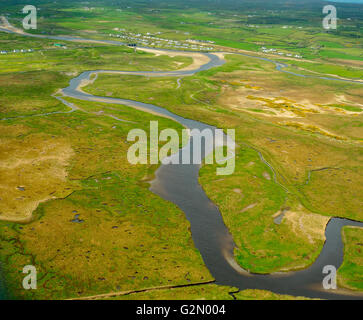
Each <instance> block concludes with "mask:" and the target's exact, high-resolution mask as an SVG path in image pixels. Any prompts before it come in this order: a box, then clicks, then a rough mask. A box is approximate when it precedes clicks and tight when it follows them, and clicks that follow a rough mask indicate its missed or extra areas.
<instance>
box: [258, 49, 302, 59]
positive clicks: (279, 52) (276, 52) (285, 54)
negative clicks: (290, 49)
mask: <svg viewBox="0 0 363 320" xmlns="http://www.w3.org/2000/svg"><path fill="white" fill-rule="evenodd" d="M261 51H262V52H263V53H270V54H276V55H279V56H286V57H293V58H297V59H302V56H301V55H299V54H292V53H285V52H281V51H278V50H277V49H274V48H271V49H267V48H266V47H262V48H261Z"/></svg>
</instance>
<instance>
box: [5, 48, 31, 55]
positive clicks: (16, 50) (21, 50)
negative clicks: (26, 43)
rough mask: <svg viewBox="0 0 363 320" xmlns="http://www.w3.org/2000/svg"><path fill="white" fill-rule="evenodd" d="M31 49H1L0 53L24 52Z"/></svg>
mask: <svg viewBox="0 0 363 320" xmlns="http://www.w3.org/2000/svg"><path fill="white" fill-rule="evenodd" d="M33 51H34V50H33V49H14V50H10V51H7V50H1V51H0V54H9V53H26V52H33Z"/></svg>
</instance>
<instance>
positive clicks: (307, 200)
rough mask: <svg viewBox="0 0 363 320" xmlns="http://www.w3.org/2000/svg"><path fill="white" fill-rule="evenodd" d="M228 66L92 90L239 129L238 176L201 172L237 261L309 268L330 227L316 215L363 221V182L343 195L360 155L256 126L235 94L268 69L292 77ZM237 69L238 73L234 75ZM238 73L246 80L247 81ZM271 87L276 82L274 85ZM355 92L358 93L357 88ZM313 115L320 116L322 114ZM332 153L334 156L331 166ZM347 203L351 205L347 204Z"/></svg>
mask: <svg viewBox="0 0 363 320" xmlns="http://www.w3.org/2000/svg"><path fill="white" fill-rule="evenodd" d="M227 59H228V63H227V64H226V65H225V66H223V67H220V68H215V69H212V70H209V71H206V72H202V73H199V74H197V75H195V76H192V77H185V78H183V79H182V85H181V87H180V88H178V89H176V88H177V86H176V79H173V78H162V79H160V78H150V79H146V78H144V77H135V76H123V75H106V74H103V75H100V77H99V78H98V80H97V81H96V83H95V84H93V85H91V86H89V87H86V88H85V90H86V91H88V92H90V93H92V94H95V95H101V96H102V95H105V94H106V93H109V94H110V96H112V97H121V98H127V99H134V100H137V101H143V102H149V101H152V102H153V103H154V104H156V105H159V106H162V107H165V108H167V109H169V110H171V111H173V112H175V113H177V114H180V115H182V116H184V117H188V118H193V119H198V120H201V121H204V122H208V123H210V124H213V125H216V126H218V127H221V128H225V129H227V128H235V129H236V142H237V144H238V145H239V146H240V148H239V149H238V153H237V158H236V172H235V174H234V175H232V176H228V177H216V176H215V168H214V167H213V166H205V167H203V169H202V171H201V178H200V182H201V184H202V185H203V187H204V189H205V190H206V192H207V194H208V196H209V197H210V198H211V200H212V201H213V202H215V203H216V204H217V205H218V206H219V208H220V209H221V211H222V214H223V217H224V220H225V222H226V224H227V226H228V228H229V229H230V231H231V233H232V235H233V238H234V240H235V242H236V243H237V246H238V249H237V250H236V259H237V261H238V262H239V263H240V264H241V266H242V267H244V268H245V269H248V270H250V271H253V272H259V273H267V272H274V271H278V270H286V269H299V268H303V267H306V266H307V265H309V264H311V263H312V262H313V261H314V260H315V259H316V258H317V256H318V254H319V253H320V250H321V248H322V245H323V243H324V230H325V224H326V223H327V219H326V218H324V217H322V216H319V215H315V214H312V213H311V212H314V213H319V214H322V215H327V216H332V215H341V216H345V217H351V218H353V219H357V220H360V219H362V217H361V215H360V212H359V205H360V200H359V196H358V194H356V191H357V192H358V193H359V191H358V190H359V188H358V189H357V187H358V185H359V183H358V181H359V178H358V176H356V175H355V178H354V180H352V181H355V182H354V184H355V187H354V188H349V189H346V188H345V189H344V186H345V185H346V182H345V181H344V178H343V177H344V176H345V175H346V174H349V175H350V178H352V177H353V176H352V174H354V173H353V172H354V171H355V170H356V169H353V167H352V166H356V162H355V160H354V157H353V158H352V159H351V160H350V161H347V159H346V155H345V153H346V152H350V153H351V154H358V150H357V149H356V148H355V147H352V146H344V145H339V144H337V142H335V141H332V140H324V135H322V136H319V135H317V136H313V135H311V134H306V135H305V134H304V135H302V134H301V133H300V132H295V131H293V130H286V127H285V126H284V125H282V126H281V125H277V123H274V122H273V121H272V123H271V120H269V119H266V118H259V119H256V118H255V117H252V116H250V115H248V114H246V113H245V112H243V110H241V109H236V108H230V107H229V103H228V99H231V92H235V91H236V90H239V87H240V88H243V90H246V88H245V87H247V90H254V89H250V88H248V86H247V84H250V81H249V80H247V79H248V78H249V73H251V74H256V72H258V71H261V70H263V71H264V72H265V74H266V73H270V75H271V76H270V79H276V80H275V81H276V82H277V83H278V81H280V82H282V81H285V82H286V81H287V80H288V81H290V80H291V78H290V76H288V75H284V74H281V73H277V72H276V71H275V70H274V68H273V66H272V65H271V64H269V63H267V62H263V63H259V62H256V61H255V60H254V59H251V58H245V57H240V56H228V57H227ZM231 70H233V72H231V73H228V74H227V72H230V71H231ZM239 72H241V73H243V78H242V77H241V76H240V73H239ZM284 78H288V79H284ZM241 79H243V80H241ZM241 81H242V82H241ZM298 81H299V80H296V82H297V84H295V83H294V81H292V84H291V85H290V87H291V86H292V87H293V86H294V85H296V87H297V88H299V90H300V94H301V95H304V93H301V87H300V86H299V83H298ZM309 81H310V82H314V83H315V82H317V81H316V80H313V79H311V80H307V82H308V83H307V84H306V87H309V85H311V83H310V84H309ZM272 83H273V80H271V82H270V84H269V85H271V84H272ZM238 84H239V85H238ZM274 85H275V86H276V83H275V84H274ZM324 85H326V86H327V87H330V86H331V87H332V88H334V90H335V89H336V88H338V89H339V88H340V90H346V89H345V88H346V87H347V85H346V84H336V83H329V84H328V83H327V84H325V83H324ZM254 86H257V87H261V88H262V89H261V90H263V89H265V88H264V87H265V86H266V85H264V84H263V83H262V80H261V81H259V79H256V77H254V82H253V85H251V86H249V87H251V88H252V87H254ZM229 87H230V88H231V89H230V90H229V89H228V88H229ZM348 87H351V88H355V85H350V86H348ZM222 88H223V89H222ZM241 90H242V89H241ZM255 91H256V90H255ZM256 92H259V90H257V91H256ZM335 92H337V91H335ZM234 94H235V93H234ZM276 99H281V98H278V97H277V98H276ZM313 114H314V116H315V117H316V116H317V115H318V113H313ZM261 117H263V116H261ZM269 141H276V142H275V143H271V142H269ZM246 143H248V144H249V146H255V147H256V148H257V149H259V150H261V151H262V152H263V154H264V156H265V157H266V158H267V160H268V161H269V162H270V163H271V164H272V165H273V166H274V168H275V170H276V171H277V178H278V181H279V182H281V183H282V184H283V185H284V186H285V187H286V188H288V190H289V192H288V193H286V191H285V189H284V188H283V187H282V186H281V185H279V184H277V183H276V182H275V181H274V180H273V172H271V169H270V168H269V167H268V166H267V165H266V164H264V163H263V162H262V161H261V159H260V157H259V155H258V153H257V152H256V151H254V150H253V149H251V148H250V147H249V146H248V145H247V146H246ZM296 150H299V152H298V153H297V152H296ZM318 150H324V153H322V155H319V154H320V153H318ZM348 150H349V151H348ZM282 152H284V153H282ZM328 154H331V159H330V158H329V156H328ZM339 157H341V159H342V160H339ZM311 158H313V160H312V159H311ZM309 159H310V161H309ZM343 159H345V160H344V161H345V167H346V169H347V170H344V171H342V173H341V175H340V174H339V175H338V176H337V175H336V173H335V172H333V173H332V175H333V176H331V177H330V178H329V180H328V179H326V178H325V177H324V178H323V177H322V178H319V179H318V180H316V177H317V174H315V173H314V175H313V177H312V179H311V181H310V183H309V184H308V185H305V182H306V172H307V170H309V167H324V166H325V165H327V163H329V162H332V161H334V164H335V163H336V161H343ZM352 170H354V171H352ZM319 174H320V173H319ZM325 182H326V183H328V182H329V185H330V186H329V188H327V187H324V188H323V189H324V190H326V193H325V191H320V192H318V191H317V189H316V188H321V185H323V184H324V183H325ZM332 182H333V183H332ZM315 183H317V184H315ZM246 185H247V186H248V188H246V187H245V186H246ZM332 188H336V190H339V192H340V193H341V192H342V193H343V194H344V197H342V198H341V199H340V198H339V201H337V199H335V200H334V199H333V198H332V197H334V198H336V197H335V193H334V194H332V192H331V190H332ZM348 197H349V198H350V199H349V206H347V204H346V201H347V199H348ZM355 199H356V200H355ZM327 202H328V203H329V205H328V206H327ZM299 203H300V204H299ZM301 205H303V206H301ZM304 206H305V208H303V207H304ZM284 208H285V209H286V208H288V210H287V211H288V213H287V214H286V217H285V218H284V219H283V223H282V224H280V225H276V224H275V223H274V221H273V220H274V219H273V217H274V216H275V214H276V213H278V212H279V211H280V210H283V209H284ZM298 221H300V223H299V222H298ZM312 222H313V223H312Z"/></svg>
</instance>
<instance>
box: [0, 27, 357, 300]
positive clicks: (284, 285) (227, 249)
mask: <svg viewBox="0 0 363 320" xmlns="http://www.w3.org/2000/svg"><path fill="white" fill-rule="evenodd" d="M0 30H1V28H0ZM3 31H4V29H3ZM7 31H8V30H7ZM23 35H27V34H23ZM31 36H33V37H34V35H31ZM37 37H42V38H50V39H57V40H67V41H81V40H84V39H78V38H72V37H48V36H37ZM97 42H102V43H107V44H110V43H111V44H117V45H120V43H119V42H117V41H97ZM115 42H116V43H115ZM204 55H206V57H208V59H209V62H207V63H205V64H204V65H202V66H200V67H199V68H197V69H195V70H187V71H168V72H161V71H160V72H151V71H147V72H131V71H109V70H96V71H87V72H83V73H81V74H80V75H79V76H77V77H76V78H74V79H72V80H71V81H70V83H69V86H68V87H67V88H65V89H63V90H62V93H63V95H64V96H66V97H72V98H75V99H79V100H85V101H95V102H104V103H112V104H119V105H123V106H129V107H132V108H136V109H139V110H142V111H145V112H150V113H153V114H157V115H160V116H163V117H168V118H171V119H173V120H174V121H176V122H178V123H180V124H182V125H183V126H185V127H187V128H190V129H200V130H203V129H207V128H209V129H212V130H215V129H216V128H215V127H212V126H209V125H207V124H204V123H201V122H198V121H195V120H191V119H186V118H183V117H181V116H179V115H176V114H174V113H172V112H170V111H168V110H166V109H164V108H161V107H159V106H156V105H153V104H147V103H142V102H137V101H133V100H127V99H117V98H110V97H99V96H94V95H91V94H88V93H85V92H83V91H82V90H81V87H82V85H83V84H84V83H87V81H91V79H94V78H93V76H94V75H97V74H100V73H117V74H125V75H142V76H148V77H165V76H168V77H170V76H175V77H184V76H188V75H193V74H195V73H196V72H200V71H203V70H208V69H210V68H213V67H218V66H221V65H223V64H224V63H225V61H224V60H222V59H221V58H220V57H218V56H217V55H215V54H212V53H204ZM250 57H252V58H257V59H263V60H267V61H270V62H272V63H275V64H276V68H277V70H279V71H282V68H283V67H284V66H286V65H283V64H281V63H279V62H275V61H272V60H269V59H265V58H261V57H254V56H250ZM299 76H302V77H304V75H299ZM318 78H320V77H318ZM322 79H325V80H335V81H350V82H354V83H357V81H355V80H343V79H336V78H325V77H324V78H322ZM358 83H360V84H363V83H362V82H358ZM59 99H60V100H61V101H62V100H63V99H61V98H59ZM63 102H64V100H63ZM71 111H73V110H71ZM118 120H120V119H118ZM120 121H122V120H120ZM192 144H193V136H191V138H190V141H189V144H188V145H187V146H185V147H184V148H183V149H182V150H179V153H178V154H176V155H174V156H181V153H182V152H185V151H186V150H187V152H188V150H191V148H190V147H191V145H192ZM212 149H213V148H211V146H208V145H207V146H205V149H204V150H200V151H201V152H202V154H204V156H206V155H207V154H208V153H209V152H211V150H212ZM189 152H190V154H191V151H189ZM261 156H262V155H261ZM262 159H263V158H262ZM262 159H261V160H262ZM268 165H269V164H268ZM269 166H270V167H271V165H269ZM200 167H201V166H200V165H193V164H190V165H186V164H178V165H177V164H169V165H167V164H162V165H161V166H160V167H159V169H158V170H157V171H156V174H155V179H154V181H152V182H151V186H150V190H151V191H152V192H153V193H155V194H157V195H159V196H160V197H161V198H163V199H165V200H168V201H171V202H173V203H175V204H176V205H177V206H178V207H179V208H180V209H181V210H183V211H184V213H185V215H186V217H187V219H188V220H189V222H190V225H191V233H192V237H193V240H194V244H195V246H196V247H197V248H198V250H199V251H200V253H201V255H202V258H203V260H204V262H205V264H206V266H207V267H208V269H209V271H210V273H211V274H212V276H213V277H214V278H215V279H216V283H217V284H219V285H227V286H233V287H237V288H239V289H241V290H243V289H264V290H269V291H272V292H275V293H280V294H289V295H293V296H306V297H311V298H323V299H363V293H355V292H353V291H349V290H343V289H337V290H324V289H323V288H322V280H323V277H324V276H325V275H323V274H322V270H323V268H324V266H326V265H333V266H335V267H336V268H337V269H338V268H339V266H340V265H341V264H342V262H343V242H342V238H341V229H342V227H344V226H357V227H363V223H362V222H356V221H351V220H347V219H341V218H332V219H331V220H330V222H329V223H328V225H327V227H326V231H325V235H326V242H325V244H324V247H323V249H322V251H321V253H320V255H319V257H318V258H317V259H316V261H315V262H314V263H313V264H312V265H311V266H310V267H308V268H306V269H304V270H301V271H296V272H285V273H275V274H268V275H258V274H252V273H249V272H247V271H245V270H243V269H242V268H241V267H240V266H239V265H238V264H237V263H236V261H235V259H234V252H233V251H234V248H235V244H234V242H233V238H232V236H231V234H230V233H229V230H228V228H227V227H226V226H225V224H224V222H223V218H222V215H221V213H220V211H219V209H218V207H217V206H216V205H215V204H214V203H213V202H212V201H211V200H210V199H209V198H208V197H207V195H206V194H205V192H204V190H203V189H202V187H201V186H200V185H199V183H198V177H199V170H200ZM271 168H272V167H271ZM272 170H273V168H272ZM273 171H274V170H273ZM0 292H1V283H0ZM0 294H1V293H0Z"/></svg>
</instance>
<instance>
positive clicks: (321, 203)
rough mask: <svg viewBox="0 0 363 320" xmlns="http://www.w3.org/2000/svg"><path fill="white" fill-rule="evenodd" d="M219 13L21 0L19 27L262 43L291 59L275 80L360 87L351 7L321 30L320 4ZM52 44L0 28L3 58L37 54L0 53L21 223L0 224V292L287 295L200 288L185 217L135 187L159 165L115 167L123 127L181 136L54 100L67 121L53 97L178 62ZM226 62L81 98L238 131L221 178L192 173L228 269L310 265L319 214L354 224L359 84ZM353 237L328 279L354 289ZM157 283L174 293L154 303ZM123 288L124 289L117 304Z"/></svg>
mask: <svg viewBox="0 0 363 320" xmlns="http://www.w3.org/2000/svg"><path fill="white" fill-rule="evenodd" d="M227 3H228V5H226V3H225V1H220V2H219V1H217V2H216V3H215V4H214V5H213V6H211V5H210V3H209V2H208V5H207V6H206V5H205V2H203V1H193V5H192V6H191V5H190V4H191V2H190V1H189V0H186V1H179V0H175V1H168V2H167V3H166V2H163V1H160V2H158V4H155V3H154V2H153V3H152V4H150V2H149V1H144V0H141V1H137V2H135V1H130V2H128V1H122V3H121V4H120V3H117V1H116V2H115V1H111V0H110V1H108V0H103V1H93V0H91V1H89V2H88V3H87V4H85V3H82V4H81V5H80V4H79V3H77V2H74V1H69V0H65V1H62V2H59V3H54V2H50V1H46V0H34V4H35V5H37V6H38V7H40V8H41V11H40V17H39V20H38V22H39V29H38V30H35V31H30V32H34V33H39V32H40V33H43V34H54V35H56V34H68V35H78V36H82V37H85V38H86V37H87V38H90V39H108V38H109V33H120V34H121V32H122V31H120V30H122V29H125V30H126V31H128V32H133V33H141V34H147V33H153V34H160V37H163V38H166V39H173V40H187V39H197V40H209V41H214V42H215V44H214V45H215V46H216V48H217V49H218V50H223V51H229V52H234V51H238V50H247V51H252V53H253V55H257V52H259V53H261V48H262V47H263V46H264V47H267V48H276V49H277V50H278V51H281V52H284V53H285V54H290V56H285V58H281V56H277V55H275V56H273V55H271V56H270V55H269V57H270V58H272V59H274V60H278V61H280V62H282V63H288V64H289V67H288V68H287V70H288V71H293V72H298V73H301V74H306V75H318V76H326V75H333V76H337V77H345V78H355V79H362V77H363V73H362V64H361V61H362V48H363V44H362V40H361V39H362V24H361V21H363V20H362V12H363V11H361V10H356V9H354V7H350V6H343V5H342V7H340V14H341V16H340V24H341V26H342V27H341V28H338V30H337V31H332V32H324V31H323V30H322V28H321V18H322V17H321V2H320V1H315V0H314V1H311V2H310V1H305V2H301V3H299V4H296V6H298V9H299V10H296V6H289V5H284V6H283V7H281V6H280V7H279V6H274V5H273V4H271V3H269V2H266V1H262V0H261V1H260V0H257V1H256V0H254V1H252V0H251V1H243V2H241V1H231V0H227ZM280 4H281V3H280ZM21 7H22V4H19V3H15V4H14V3H9V1H2V2H1V3H0V14H7V15H8V17H9V20H10V22H11V23H13V24H14V25H16V26H20V25H21V18H22V14H21V13H19V12H20V9H21ZM262 7H263V10H261V9H262ZM226 8H228V9H226ZM282 8H283V9H282ZM181 9H182V10H181ZM267 9H268V10H267ZM348 18H349V19H348ZM116 28H117V29H116ZM54 43H55V41H52V40H46V39H37V38H34V39H32V38H26V37H22V36H19V35H11V34H5V33H0V49H1V50H14V49H17V50H19V49H23V48H25V49H33V50H34V51H31V52H26V53H21V52H17V53H16V52H12V53H9V54H6V55H1V56H0V118H1V119H2V120H1V122H0V160H1V161H0V176H1V177H2V179H0V180H1V181H0V191H1V195H0V218H2V219H3V220H4V219H10V220H12V221H16V220H17V219H18V220H19V221H23V222H24V223H23V224H19V223H15V222H6V221H2V222H0V261H1V263H2V269H3V270H2V272H3V273H4V274H5V277H6V284H7V286H8V287H9V289H10V293H11V295H12V297H14V298H18V299H19V298H26V299H65V298H84V297H88V296H93V295H96V296H97V295H102V294H106V298H110V299H203V298H205V299H290V298H294V299H295V297H288V296H280V295H276V294H273V293H271V292H265V291H259V290H244V291H241V292H237V290H235V289H234V288H228V287H221V286H217V285H214V284H209V283H210V282H211V281H212V280H213V279H212V276H211V275H210V274H209V271H208V270H207V268H206V266H205V265H204V263H203V260H202V258H201V256H200V253H199V252H198V251H197V250H196V248H195V247H194V245H193V242H192V239H191V235H190V231H189V224H188V222H187V220H186V219H185V216H184V214H183V213H182V212H181V210H180V209H178V208H177V207H176V206H175V205H173V204H172V203H169V202H167V201H164V200H162V199H161V198H159V197H157V196H155V195H154V194H152V193H151V192H150V191H149V190H148V187H149V184H148V183H147V182H148V181H150V179H151V178H152V177H153V174H154V172H155V170H156V167H157V166H147V165H137V166H130V165H129V164H128V162H127V159H126V155H127V150H128V147H129V145H130V143H129V142H127V140H126V138H127V134H128V132H129V130H131V129H134V128H140V129H144V130H146V131H148V124H149V122H150V121H151V120H158V121H159V127H160V129H163V128H174V129H176V130H179V131H180V130H181V129H182V127H181V126H180V125H178V124H176V123H175V122H173V121H171V120H169V119H164V118H160V117H157V116H155V115H150V114H147V113H143V112H140V111H136V110H133V109H131V108H128V107H125V106H120V105H112V104H104V103H96V102H84V101H78V100H76V99H70V98H67V99H65V100H67V101H68V102H70V103H73V104H74V105H75V107H76V108H77V109H76V110H75V111H74V112H70V110H69V108H68V107H66V106H65V105H64V104H62V103H61V102H60V101H59V100H57V99H56V98H55V97H54V95H55V94H56V93H57V92H58V90H59V89H60V88H64V87H66V86H67V85H68V82H69V80H71V79H72V78H74V77H75V76H76V75H77V74H79V73H81V72H83V71H86V70H96V69H103V70H107V69H108V70H112V69H114V70H124V71H127V70H130V71H134V70H135V71H137V70H145V71H146V70H150V71H154V70H155V71H157V70H176V69H180V68H183V67H186V66H187V65H189V64H191V62H192V59H191V58H187V57H185V56H175V57H170V56H167V55H160V56H155V55H153V54H150V53H144V52H139V51H137V52H135V51H134V50H132V49H130V48H128V47H125V46H107V45H101V44H95V43H90V42H89V43H87V42H86V43H80V42H64V44H66V46H67V49H64V47H57V46H55V45H54ZM57 43H58V41H57ZM62 44H63V42H62ZM236 49H238V50H236ZM295 54H299V55H302V57H303V58H302V59H301V58H296V59H293V58H291V57H293V56H294V55H295ZM225 59H226V60H227V63H226V64H225V65H223V66H222V67H218V68H213V69H211V70H208V71H204V72H200V73H198V74H196V75H194V76H189V77H182V78H181V79H180V82H178V79H176V78H173V77H163V78H156V77H155V78H153V77H150V78H147V77H141V76H127V75H110V74H101V75H99V77H98V79H97V80H96V81H95V83H94V84H92V85H89V86H87V87H85V91H87V92H90V93H92V94H95V95H98V96H107V97H120V98H126V99H134V100H137V101H142V102H145V103H153V104H155V105H159V106H161V107H164V108H166V109H168V110H170V111H172V112H174V113H176V114H178V115H181V116H183V117H187V118H190V119H195V120H199V121H202V122H205V123H208V124H211V125H215V126H217V127H219V128H223V129H231V128H234V129H236V143H237V145H238V148H237V151H236V171H235V173H234V174H233V175H231V176H226V177H217V176H216V175H215V170H216V168H215V167H214V166H211V165H208V166H203V167H202V169H201V172H200V183H201V185H202V186H203V188H204V189H205V191H206V193H207V195H208V196H209V197H210V199H211V200H212V201H213V202H214V203H215V204H216V205H217V206H218V207H219V208H220V210H221V213H222V215H223V219H224V221H225V223H226V225H227V227H228V228H229V230H230V232H231V234H232V236H233V238H234V241H235V243H236V245H237V248H236V250H235V258H236V261H237V262H238V263H239V264H240V265H241V266H242V267H243V268H245V269H247V270H249V271H251V272H256V273H270V272H276V271H287V270H296V269H302V268H306V267H307V266H309V265H310V264H311V263H313V262H314V261H315V259H316V258H317V256H318V254H319V253H320V251H321V248H322V246H323V243H324V240H325V239H324V230H325V226H326V223H327V221H328V219H329V217H331V216H340V217H345V218H350V219H355V220H358V221H363V216H362V212H361V208H362V200H361V194H362V192H363V189H362V186H363V183H362V182H363V181H362V166H361V163H362V151H361V143H362V123H363V122H362V121H363V113H362V112H361V111H362V109H361V105H362V104H361V102H362V98H363V96H362V90H361V85H358V84H353V83H348V82H337V81H325V80H321V79H314V78H302V77H296V76H294V75H291V74H286V73H281V72H278V71H276V70H275V65H274V64H273V63H270V62H268V61H264V60H257V59H253V58H249V57H245V56H240V55H226V57H225ZM179 84H180V85H179ZM52 95H53V96H52ZM54 112H57V113H54ZM48 113H52V114H48ZM114 117H117V118H119V119H122V120H127V122H123V121H117V120H116V119H115V118H114ZM5 118H9V119H7V120H5ZM322 169H323V170H322ZM282 214H283V217H282V221H281V223H280V224H278V223H276V221H275V220H274V219H275V218H276V217H277V216H280V215H282ZM22 219H23V220H22ZM26 219H29V220H30V221H29V223H25V221H26ZM362 237H363V234H362V232H361V229H358V228H345V229H344V232H343V238H344V243H345V257H344V263H343V265H342V266H341V268H340V269H339V284H340V285H341V286H344V287H347V288H350V289H355V290H359V291H362V290H363V287H362V285H361V284H362V277H361V275H362V264H363V262H362V252H361V248H360V247H361V244H362V241H363V240H362V239H363V238H362ZM27 264H33V265H36V266H37V268H38V272H39V279H38V287H39V289H38V290H37V291H32V292H29V291H24V290H23V289H22V287H21V283H22V279H23V276H24V275H23V274H22V268H23V266H24V265H27ZM207 283H208V284H207ZM192 284H195V286H189V285H192ZM165 286H167V287H169V286H170V287H174V286H183V287H177V288H169V289H160V290H156V288H158V287H165ZM184 286H185V287H184ZM144 289H147V290H145V291H143V290H144ZM149 289H150V290H149ZM129 291H135V292H132V293H127V294H115V295H113V293H117V292H129ZM109 293H111V295H110V296H108V295H107V294H109Z"/></svg>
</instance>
